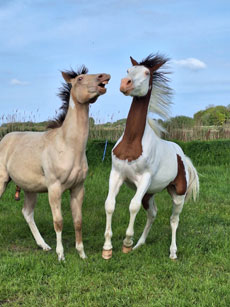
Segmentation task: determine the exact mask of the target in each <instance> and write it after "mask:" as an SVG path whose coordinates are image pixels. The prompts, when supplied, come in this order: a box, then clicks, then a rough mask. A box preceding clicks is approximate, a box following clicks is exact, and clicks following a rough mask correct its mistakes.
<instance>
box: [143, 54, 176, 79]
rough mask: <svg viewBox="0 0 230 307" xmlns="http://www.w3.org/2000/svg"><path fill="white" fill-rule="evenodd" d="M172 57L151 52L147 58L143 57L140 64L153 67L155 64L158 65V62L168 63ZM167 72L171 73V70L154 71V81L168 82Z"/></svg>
mask: <svg viewBox="0 0 230 307" xmlns="http://www.w3.org/2000/svg"><path fill="white" fill-rule="evenodd" d="M169 60H170V59H169V58H166V57H165V56H163V55H160V54H158V53H157V54H152V53H151V54H150V55H148V56H147V57H146V58H145V59H143V60H142V61H141V62H140V63H139V65H143V66H145V67H147V68H152V67H154V66H155V65H158V64H161V63H163V65H164V64H166V63H167V62H168V61H169ZM166 74H169V72H166V71H161V72H159V71H154V73H153V82H154V81H161V82H166V83H167V81H168V78H167V77H166Z"/></svg>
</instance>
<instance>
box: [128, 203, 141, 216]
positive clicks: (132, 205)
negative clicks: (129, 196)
mask: <svg viewBox="0 0 230 307" xmlns="http://www.w3.org/2000/svg"><path fill="white" fill-rule="evenodd" d="M140 208H141V202H137V201H135V200H132V201H131V203H130V206H129V211H130V213H132V214H135V213H137V212H138V211H139V210H140Z"/></svg>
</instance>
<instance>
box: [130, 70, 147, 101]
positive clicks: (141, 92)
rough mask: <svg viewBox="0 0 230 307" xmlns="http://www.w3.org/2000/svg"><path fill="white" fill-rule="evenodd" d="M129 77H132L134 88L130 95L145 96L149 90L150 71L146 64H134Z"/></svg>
mask: <svg viewBox="0 0 230 307" xmlns="http://www.w3.org/2000/svg"><path fill="white" fill-rule="evenodd" d="M127 78H131V80H132V83H133V90H132V91H131V92H130V96H139V97H142V96H145V95H147V93H148V90H149V79H150V71H149V70H148V68H146V67H145V66H142V65H140V66H133V67H131V68H129V69H128V75H127Z"/></svg>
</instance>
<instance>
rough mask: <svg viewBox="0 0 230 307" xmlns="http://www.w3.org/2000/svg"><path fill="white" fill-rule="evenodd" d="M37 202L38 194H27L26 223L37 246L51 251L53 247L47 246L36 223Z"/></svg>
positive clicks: (24, 211)
mask: <svg viewBox="0 0 230 307" xmlns="http://www.w3.org/2000/svg"><path fill="white" fill-rule="evenodd" d="M36 201H37V194H36V193H29V192H25V201H24V207H23V209H22V213H23V215H24V218H25V220H26V222H27V223H28V225H29V227H30V230H31V232H32V234H33V236H34V239H35V241H36V243H37V245H38V246H40V247H41V248H42V249H43V250H45V251H48V250H50V249H51V247H49V245H47V244H46V242H45V241H44V239H43V238H42V236H41V234H40V232H39V230H38V228H37V226H36V224H35V221H34V208H35V205H36Z"/></svg>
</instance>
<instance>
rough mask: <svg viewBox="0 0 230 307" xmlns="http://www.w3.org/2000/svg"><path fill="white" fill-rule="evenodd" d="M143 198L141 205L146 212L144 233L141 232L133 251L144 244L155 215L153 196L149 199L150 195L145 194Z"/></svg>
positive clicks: (155, 207) (155, 208)
mask: <svg viewBox="0 0 230 307" xmlns="http://www.w3.org/2000/svg"><path fill="white" fill-rule="evenodd" d="M145 196H146V197H145ZM145 196H144V198H143V200H142V204H143V206H144V208H145V210H146V212H147V221H146V225H145V228H144V231H143V233H142V235H141V237H140V239H139V240H138V242H137V244H136V245H135V246H134V248H133V249H136V248H138V247H140V246H141V245H143V244H145V241H146V238H147V236H148V234H149V231H150V229H151V226H152V223H153V221H154V220H155V218H156V215H157V206H156V204H155V203H154V196H152V197H151V195H149V194H146V195H145ZM149 197H150V198H149ZM146 198H147V199H146ZM148 198H149V199H148Z"/></svg>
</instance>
